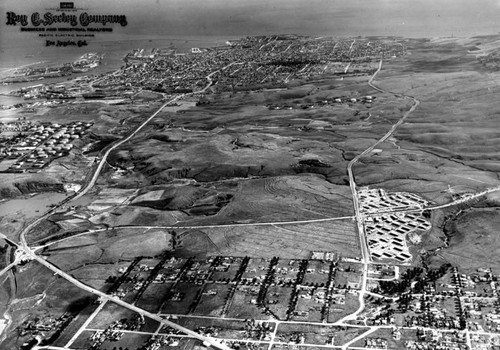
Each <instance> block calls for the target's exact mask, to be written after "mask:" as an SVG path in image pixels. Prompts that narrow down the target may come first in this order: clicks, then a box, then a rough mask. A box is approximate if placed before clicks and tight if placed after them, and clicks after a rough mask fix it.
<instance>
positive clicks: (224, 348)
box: [20, 63, 234, 350]
mask: <svg viewBox="0 0 500 350" xmlns="http://www.w3.org/2000/svg"><path fill="white" fill-rule="evenodd" d="M232 64H234V63H232ZM228 66H229V65H228ZM224 68H227V66H226V67H224ZM224 68H223V69H224ZM216 72H217V71H215V72H213V73H211V74H209V75H208V76H207V77H206V78H207V80H208V84H207V85H206V86H205V88H204V89H202V90H200V91H198V92H196V93H203V92H205V91H206V89H208V88H209V87H210V86H211V85H212V79H211V77H212V76H213V75H214V74H215V73H216ZM182 96H184V95H178V96H176V97H174V98H172V99H171V100H169V101H168V102H166V103H164V104H163V105H162V106H161V107H160V108H159V109H158V110H157V111H156V112H155V113H153V114H152V115H151V116H150V117H149V118H147V119H146V120H145V121H144V122H143V123H142V124H140V125H139V126H138V127H137V128H136V129H135V130H134V131H133V132H132V133H131V134H129V135H128V136H127V137H125V138H123V139H122V140H120V141H119V142H117V143H115V144H114V145H113V146H112V147H110V148H109V149H108V150H107V151H106V152H105V153H104V154H103V156H102V158H101V160H100V162H99V164H98V166H97V167H96V168H95V170H94V173H93V176H92V177H91V179H90V180H89V181H88V182H87V184H86V185H85V186H84V187H83V188H82V189H81V190H80V192H79V193H78V194H77V195H76V196H74V197H73V198H72V199H71V200H76V199H78V198H80V197H81V196H83V195H85V194H86V193H87V192H88V191H90V190H91V189H92V188H93V186H94V185H95V183H96V181H97V178H98V177H99V174H100V172H101V171H102V168H103V166H104V164H105V163H106V160H107V157H108V156H109V154H110V152H111V151H113V150H114V149H116V148H117V147H119V146H120V145H122V144H123V143H125V142H127V141H129V140H130V139H131V138H132V137H134V136H135V135H136V134H137V133H138V132H139V131H140V130H141V129H143V128H144V127H145V126H146V125H147V124H148V123H149V122H150V121H151V120H152V119H153V118H154V117H156V116H157V115H158V113H160V112H161V111H162V110H163V109H164V108H165V107H166V106H167V104H169V103H172V102H174V101H176V100H178V99H179V98H181V97H182ZM56 208H57V207H55V208H53V209H52V210H50V211H48V212H46V213H45V214H44V215H42V216H41V217H39V218H38V219H36V220H34V221H33V222H31V223H30V224H29V225H28V226H26V227H25V228H24V229H23V231H22V232H21V234H20V241H21V242H20V246H21V249H23V250H24V252H25V253H26V254H27V255H28V256H30V257H31V258H32V259H33V260H36V261H38V262H39V263H40V264H42V265H44V266H45V267H47V268H48V269H50V270H51V271H53V272H54V273H55V274H58V275H59V276H61V277H62V278H64V279H66V280H67V281H68V282H70V283H72V284H73V285H75V286H77V287H79V288H81V289H83V290H85V291H87V292H89V293H92V294H94V295H97V296H99V297H101V298H102V299H103V300H108V301H111V302H114V303H116V304H118V305H120V306H122V307H125V308H127V309H129V310H132V311H134V312H137V313H139V314H141V315H143V316H145V317H149V318H151V319H153V320H156V321H158V322H160V323H161V324H165V325H167V326H169V327H172V328H174V329H177V330H179V331H181V332H183V333H185V334H187V335H190V336H192V337H193V338H196V339H199V340H201V341H203V342H205V343H206V344H210V345H211V346H214V347H215V348H218V349H221V350H229V349H230V348H229V347H228V346H226V345H224V344H221V343H220V342H219V341H217V340H214V339H213V338H210V337H205V336H202V335H200V334H198V333H196V332H193V331H192V330H190V329H187V328H184V327H182V326H179V325H177V324H176V323H173V322H171V321H168V320H165V319H163V318H161V317H160V316H158V315H156V314H152V313H150V312H148V311H146V310H143V309H140V308H138V307H136V306H134V305H131V304H129V303H126V302H124V301H122V300H120V299H119V298H117V297H112V296H109V295H107V294H105V293H103V292H101V291H99V290H97V289H94V288H92V287H89V286H87V285H85V284H84V283H82V282H80V281H79V280H77V279H75V278H73V277H72V276H70V275H69V274H67V273H65V272H64V271H62V270H60V269H59V268H57V267H55V266H54V265H52V264H51V263H49V262H48V261H46V260H45V259H43V258H41V257H39V256H38V255H36V254H35V252H34V251H33V250H32V249H31V248H30V247H29V246H28V244H27V241H26V234H27V233H28V232H30V231H31V230H32V229H33V228H34V227H36V225H38V224H39V223H40V222H41V221H43V220H45V219H46V218H47V217H48V216H49V215H51V214H52V212H53V211H54V210H55V209H56Z"/></svg>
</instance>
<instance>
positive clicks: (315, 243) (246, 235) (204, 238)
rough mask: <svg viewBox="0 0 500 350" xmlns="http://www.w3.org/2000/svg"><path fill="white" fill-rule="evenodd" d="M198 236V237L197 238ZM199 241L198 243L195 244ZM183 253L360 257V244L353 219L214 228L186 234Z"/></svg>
mask: <svg viewBox="0 0 500 350" xmlns="http://www.w3.org/2000/svg"><path fill="white" fill-rule="evenodd" d="M194 237H196V239H195V238H194ZM194 241H196V245H194V244H192V243H191V242H193V243H194ZM182 242H184V243H183V248H181V249H179V250H177V252H178V253H183V254H193V253H195V254H200V253H205V254H209V255H219V254H220V255H233V256H247V255H248V256H254V257H265V258H269V257H273V256H278V257H281V258H290V259H292V258H302V259H306V258H309V257H310V256H311V252H312V251H315V250H319V251H332V252H339V253H340V254H342V255H343V256H358V254H359V253H358V245H357V242H356V236H355V234H354V227H353V222H352V221H350V220H341V221H332V222H320V223H312V224H302V225H280V226H271V227H266V226H255V227H231V228H224V227H220V228H213V229H212V228H211V229H199V230H196V231H193V230H191V231H187V232H183V233H182Z"/></svg>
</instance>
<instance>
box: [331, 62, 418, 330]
mask: <svg viewBox="0 0 500 350" xmlns="http://www.w3.org/2000/svg"><path fill="white" fill-rule="evenodd" d="M381 69H382V60H380V62H379V65H378V69H377V70H376V71H375V73H373V75H372V76H371V78H370V80H368V85H369V86H370V87H372V88H373V89H375V90H377V91H380V92H382V93H389V94H392V95H395V96H398V97H405V98H411V99H413V101H414V104H413V105H412V107H411V108H410V109H409V110H408V111H407V112H405V113H404V114H403V116H402V117H401V118H400V119H399V120H398V122H397V123H395V124H394V125H392V127H391V129H390V130H389V131H388V132H387V133H386V134H385V135H384V136H382V137H381V138H380V139H379V140H378V141H377V142H375V143H374V144H373V145H371V146H370V147H368V148H367V149H366V150H364V151H363V152H362V153H361V154H358V155H357V156H356V157H354V158H353V159H352V160H351V161H350V162H349V164H348V165H347V174H348V176H349V186H350V188H351V193H352V199H353V204H354V213H355V217H356V226H357V228H358V237H359V245H360V249H361V257H362V263H363V278H362V282H361V290H360V292H359V308H358V309H357V310H356V311H355V312H354V313H352V314H350V315H347V316H346V317H344V318H343V319H341V320H339V321H338V322H337V323H338V324H343V323H345V321H348V320H355V319H356V318H357V316H358V315H359V314H360V313H361V312H362V311H363V310H364V308H365V300H364V299H365V293H366V281H367V277H368V265H369V263H370V262H371V258H370V252H369V250H368V244H367V242H366V233H365V230H364V216H363V214H362V213H361V211H360V207H359V197H358V191H357V186H356V179H355V178H354V173H353V170H352V167H353V166H354V164H356V163H357V162H358V161H359V160H360V159H361V158H363V157H364V156H366V155H367V154H369V153H371V152H372V151H373V149H374V148H375V147H377V146H378V145H379V144H381V143H382V142H385V141H386V140H387V139H388V138H389V137H391V135H392V134H393V133H394V131H396V129H397V128H398V127H399V126H400V125H401V124H402V123H403V122H404V121H405V119H406V118H407V117H408V116H409V115H410V114H411V113H412V112H413V111H414V110H415V109H416V108H417V107H418V105H419V104H420V101H419V100H417V99H416V98H414V97H411V96H405V95H401V94H395V93H392V92H390V91H386V90H384V89H381V88H379V87H377V86H375V85H373V80H374V79H375V77H376V76H377V74H378V73H379V72H380V70H381Z"/></svg>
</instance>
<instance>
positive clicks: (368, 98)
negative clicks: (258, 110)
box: [266, 95, 376, 110]
mask: <svg viewBox="0 0 500 350" xmlns="http://www.w3.org/2000/svg"><path fill="white" fill-rule="evenodd" d="M375 99H376V97H373V96H371V95H367V96H363V97H359V98H356V97H346V96H341V97H332V98H329V99H325V100H321V101H317V102H315V103H308V104H299V105H296V104H280V105H278V104H268V105H266V107H267V108H268V109H269V110H292V109H313V108H319V107H325V106H332V105H336V104H342V103H350V104H353V103H367V104H371V103H372V102H373V101H374V100H375Z"/></svg>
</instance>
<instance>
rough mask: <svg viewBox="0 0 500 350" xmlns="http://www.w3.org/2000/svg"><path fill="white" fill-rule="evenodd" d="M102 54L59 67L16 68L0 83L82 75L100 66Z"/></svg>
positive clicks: (87, 55)
mask: <svg viewBox="0 0 500 350" xmlns="http://www.w3.org/2000/svg"><path fill="white" fill-rule="evenodd" d="M103 56H104V55H103V54H98V53H96V52H88V53H86V54H84V55H83V56H81V57H80V58H79V59H77V60H75V61H74V62H69V63H64V64H62V65H59V66H48V67H47V66H42V65H29V66H25V67H22V68H18V69H16V70H15V71H14V74H13V75H12V76H9V77H6V78H4V79H2V80H1V81H0V82H1V83H6V84H10V83H20V82H28V81H35V80H42V79H46V78H56V77H63V76H66V75H70V74H73V73H84V72H87V71H89V70H90V69H93V68H95V67H98V66H99V65H100V64H101V60H102V58H103Z"/></svg>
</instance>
